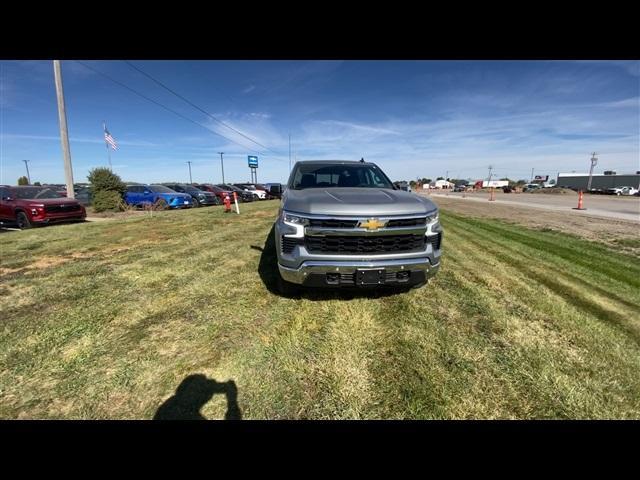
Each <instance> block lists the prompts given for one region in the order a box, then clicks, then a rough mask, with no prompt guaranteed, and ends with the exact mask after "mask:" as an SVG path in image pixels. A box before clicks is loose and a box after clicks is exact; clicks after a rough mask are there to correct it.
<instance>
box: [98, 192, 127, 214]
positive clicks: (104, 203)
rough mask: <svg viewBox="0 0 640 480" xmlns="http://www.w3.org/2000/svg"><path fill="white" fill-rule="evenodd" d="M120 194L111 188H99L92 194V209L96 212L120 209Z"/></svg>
mask: <svg viewBox="0 0 640 480" xmlns="http://www.w3.org/2000/svg"><path fill="white" fill-rule="evenodd" d="M122 204H123V202H122V195H121V194H120V193H119V192H115V191H113V190H99V191H97V192H95V194H94V195H93V209H94V210H95V211H96V212H104V211H108V210H110V211H120V210H122Z"/></svg>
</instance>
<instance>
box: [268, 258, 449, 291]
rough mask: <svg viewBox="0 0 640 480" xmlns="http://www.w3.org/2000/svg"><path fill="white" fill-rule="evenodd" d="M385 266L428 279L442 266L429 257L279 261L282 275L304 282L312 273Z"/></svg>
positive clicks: (294, 281) (292, 281) (345, 271)
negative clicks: (295, 263) (285, 263)
mask: <svg viewBox="0 0 640 480" xmlns="http://www.w3.org/2000/svg"><path fill="white" fill-rule="evenodd" d="M367 268H384V269H385V270H386V271H387V272H390V273H391V272H405V271H409V272H424V276H425V278H426V279H429V278H431V277H433V276H434V275H435V274H436V273H437V272H438V269H439V268H440V263H437V264H435V265H431V262H429V259H428V258H425V257H423V258H406V259H398V260H377V261H376V260H372V261H337V260H331V261H321V260H308V261H305V262H303V263H302V264H301V265H300V267H298V268H289V267H284V266H282V265H280V264H279V263H278V269H279V270H280V275H281V276H282V278H283V279H284V280H286V281H287V282H291V283H297V284H303V283H304V281H305V280H306V279H307V277H308V276H309V275H311V274H326V273H345V274H350V273H355V272H356V270H359V269H367Z"/></svg>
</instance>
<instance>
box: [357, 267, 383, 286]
mask: <svg viewBox="0 0 640 480" xmlns="http://www.w3.org/2000/svg"><path fill="white" fill-rule="evenodd" d="M385 277H386V273H385V270H384V268H376V269H366V270H364V269H362V270H361V269H359V270H356V285H382V284H383V283H384V281H385Z"/></svg>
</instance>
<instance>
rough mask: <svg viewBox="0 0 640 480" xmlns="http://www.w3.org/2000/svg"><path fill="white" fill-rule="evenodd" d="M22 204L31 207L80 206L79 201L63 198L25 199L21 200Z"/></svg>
mask: <svg viewBox="0 0 640 480" xmlns="http://www.w3.org/2000/svg"><path fill="white" fill-rule="evenodd" d="M20 202H21V203H22V204H29V205H33V206H36V205H44V206H46V205H78V201H77V200H74V199H72V198H66V197H61V198H29V199H27V198H25V199H20Z"/></svg>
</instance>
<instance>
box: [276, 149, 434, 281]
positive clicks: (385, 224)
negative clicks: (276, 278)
mask: <svg viewBox="0 0 640 480" xmlns="http://www.w3.org/2000/svg"><path fill="white" fill-rule="evenodd" d="M442 235H443V232H442V227H441V225H440V223H439V220H438V207H437V206H436V205H435V204H434V203H433V202H432V201H431V200H429V199H427V198H425V197H422V196H419V195H416V194H413V193H409V192H406V191H402V190H399V189H397V188H395V187H394V185H393V183H392V182H391V181H390V180H389V178H388V177H387V176H386V175H385V174H384V172H383V171H382V170H381V169H380V168H379V167H378V166H377V165H375V164H373V163H368V162H364V161H359V162H353V161H304V162H297V163H296V164H295V166H294V168H293V170H292V172H291V176H290V178H289V182H288V184H287V189H286V191H285V193H284V194H283V196H282V203H281V207H280V211H279V213H278V219H277V221H276V224H275V237H276V238H275V241H276V249H277V258H278V269H279V272H280V286H281V289H282V290H289V289H295V288H292V287H295V285H304V286H308V287H380V286H398V287H419V286H422V285H425V284H426V283H427V282H428V280H429V278H431V277H433V276H434V275H435V274H436V272H437V271H438V268H439V267H440V256H441V254H442V250H441V248H442Z"/></svg>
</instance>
